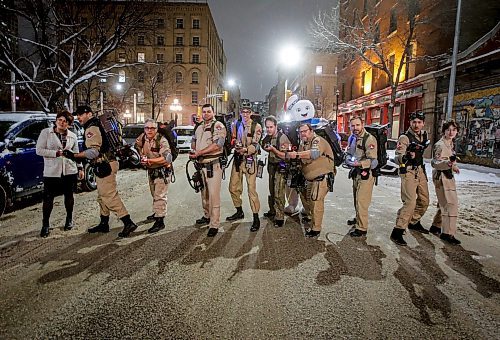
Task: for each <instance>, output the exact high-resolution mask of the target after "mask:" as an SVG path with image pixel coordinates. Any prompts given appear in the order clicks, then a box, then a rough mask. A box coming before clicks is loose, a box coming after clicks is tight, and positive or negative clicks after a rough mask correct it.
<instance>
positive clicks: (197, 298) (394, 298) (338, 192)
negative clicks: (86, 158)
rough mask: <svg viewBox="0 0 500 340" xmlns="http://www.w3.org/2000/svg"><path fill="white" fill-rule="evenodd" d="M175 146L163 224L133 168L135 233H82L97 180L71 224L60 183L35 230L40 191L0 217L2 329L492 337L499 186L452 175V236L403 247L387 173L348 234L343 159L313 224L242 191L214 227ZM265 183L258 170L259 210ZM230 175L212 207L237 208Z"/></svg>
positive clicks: (393, 182)
mask: <svg viewBox="0 0 500 340" xmlns="http://www.w3.org/2000/svg"><path fill="white" fill-rule="evenodd" d="M186 159H187V157H186V156H185V155H182V156H181V157H180V158H179V160H178V161H176V163H177V164H176V168H177V171H176V174H177V180H176V183H174V184H172V185H171V187H170V189H169V208H168V218H167V228H166V229H165V230H163V231H162V232H160V233H157V234H154V235H149V234H147V233H146V230H147V228H148V227H149V224H148V223H147V222H146V216H147V215H149V214H150V213H151V209H150V204H151V198H150V194H149V189H148V187H147V183H146V177H145V173H144V171H141V170H137V171H131V170H125V171H121V172H120V174H119V179H118V181H119V188H120V192H121V194H122V197H123V199H124V202H125V205H126V206H127V207H128V209H129V210H130V213H131V215H132V218H133V219H134V220H135V221H138V222H139V223H140V227H139V229H138V230H137V231H136V232H135V233H134V236H133V237H131V238H128V239H118V238H117V234H118V232H119V231H120V230H121V223H120V222H119V221H118V220H117V219H116V218H113V219H112V228H113V229H112V230H111V232H110V233H108V234H104V235H91V234H87V233H86V229H87V228H88V227H91V226H93V225H94V224H96V223H97V222H98V208H97V203H95V197H96V193H81V194H78V195H77V198H76V201H77V205H76V207H75V222H76V225H77V228H76V229H74V230H72V231H70V232H64V231H62V226H63V224H64V213H63V211H64V207H63V204H62V200H61V198H58V199H57V200H56V201H57V202H56V203H57V204H56V207H55V209H54V213H53V218H52V225H53V227H54V230H52V233H51V236H50V237H49V238H47V239H40V238H39V237H38V233H39V227H40V221H41V204H40V203H35V204H33V205H31V206H28V207H25V208H23V209H20V210H16V211H14V212H12V213H10V214H7V215H5V216H3V217H2V218H1V219H0V223H1V227H0V338H2V339H33V338H64V339H69V338H80V339H109V338H148V339H149V338H179V339H194V338H205V339H211V338H232V339H269V338H286V339H300V338H314V339H333V338H335V339H336V338H368V339H377V338H382V339H389V338H390V339H393V338H415V339H428V338H443V339H495V338H496V339H498V338H500V331H499V329H500V261H499V258H500V251H499V249H498V248H499V247H498V241H499V239H500V234H499V230H498V225H499V223H498V218H497V216H498V215H497V214H498V213H500V207H499V204H498V197H499V192H500V188H499V187H498V186H493V187H492V186H490V185H487V184H484V183H470V184H463V185H461V187H460V189H459V197H460V198H461V201H462V205H461V207H462V210H461V215H460V225H459V227H460V229H459V235H458V236H457V237H458V238H459V239H461V240H462V241H463V243H462V246H447V245H444V244H443V243H442V242H441V241H440V240H439V239H438V238H436V237H435V236H429V235H421V234H418V233H416V234H415V233H408V234H407V235H406V236H405V238H406V239H407V241H408V243H409V246H408V247H403V248H400V247H397V246H395V245H394V244H393V243H392V242H390V240H389V235H390V232H391V230H392V227H393V225H394V221H395V217H396V211H397V209H398V208H399V207H400V201H399V196H398V187H399V180H398V179H397V178H382V179H381V181H380V184H379V186H378V187H376V188H375V191H374V202H373V204H372V206H371V208H370V230H369V234H368V236H367V238H362V239H352V238H351V237H349V236H348V235H347V236H346V234H347V233H348V230H349V228H348V226H347V225H346V224H345V221H346V220H347V219H348V218H351V217H352V214H353V208H352V196H351V195H352V194H351V183H350V181H348V180H347V178H346V172H345V171H344V170H341V171H340V172H339V176H338V178H337V180H336V184H335V192H334V193H330V194H329V195H328V196H327V202H326V207H327V211H326V214H325V220H324V230H323V232H322V234H321V236H320V238H319V239H306V238H304V237H303V225H301V223H300V221H299V220H298V218H289V219H288V220H287V221H286V224H285V226H284V227H283V228H274V227H272V225H270V224H268V222H267V220H266V219H265V218H262V228H261V229H260V230H259V231H258V232H257V233H251V232H249V227H250V225H251V211H250V209H249V205H248V199H246V198H245V199H244V202H245V203H244V211H245V214H246V218H245V219H244V220H243V221H240V222H238V223H233V224H230V223H223V229H224V232H222V233H219V234H218V235H217V236H216V237H215V238H213V239H212V238H207V237H206V232H207V228H206V227H202V228H200V227H197V226H195V225H194V220H195V219H196V218H199V217H201V216H202V213H201V201H200V198H199V195H198V194H195V193H194V191H193V190H192V189H191V188H190V187H189V186H188V184H187V181H186V179H185V175H184V168H183V165H184V164H185V161H186ZM266 183H267V181H266V180H259V185H258V189H259V193H260V194H261V203H262V209H261V215H262V213H263V212H264V211H267V198H266V197H267V193H266ZM227 185H228V180H225V182H224V186H223V196H222V206H223V207H222V217H223V218H222V219H224V217H225V216H228V215H229V214H232V213H233V210H234V209H233V207H232V204H231V201H230V197H229V194H228V192H227ZM431 186H432V185H431ZM244 195H246V191H245V192H244ZM431 196H432V197H433V200H434V201H435V196H434V193H433V192H432V193H431ZM245 197H246V196H245ZM435 209H436V208H435V207H434V206H432V207H430V208H429V211H428V213H427V214H426V216H425V217H424V219H423V224H424V225H425V226H429V225H430V221H431V219H432V215H433V214H434V212H435Z"/></svg>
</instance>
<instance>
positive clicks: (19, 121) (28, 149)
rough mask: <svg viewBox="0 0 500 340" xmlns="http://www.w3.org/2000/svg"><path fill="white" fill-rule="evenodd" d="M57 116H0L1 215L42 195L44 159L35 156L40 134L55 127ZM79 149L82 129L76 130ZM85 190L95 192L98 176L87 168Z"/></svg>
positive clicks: (33, 113)
mask: <svg viewBox="0 0 500 340" xmlns="http://www.w3.org/2000/svg"><path fill="white" fill-rule="evenodd" d="M54 121H55V115H54V114H45V113H43V112H0V215H2V214H3V212H4V211H5V209H6V208H7V207H9V206H11V205H12V204H13V203H14V202H15V201H18V200H20V199H22V198H24V197H27V196H31V195H34V194H37V193H40V192H42V191H43V157H41V156H38V155H37V154H36V141H37V139H38V136H39V135H40V132H41V131H42V130H43V129H45V128H47V127H49V126H53V122H54ZM74 131H75V133H76V134H77V137H78V141H79V145H80V147H82V145H83V129H82V128H81V126H79V124H78V123H76V124H75V126H74ZM84 169H85V179H84V180H83V181H82V184H83V185H82V186H83V187H84V188H85V189H86V190H94V189H95V188H96V185H95V176H94V174H93V171H92V168H91V167H90V166H88V164H85V165H84Z"/></svg>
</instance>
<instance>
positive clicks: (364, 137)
mask: <svg viewBox="0 0 500 340" xmlns="http://www.w3.org/2000/svg"><path fill="white" fill-rule="evenodd" d="M368 137H370V135H369V134H368V132H367V131H365V134H364V135H363V143H361V144H362V147H363V151H366V141H367V140H368Z"/></svg>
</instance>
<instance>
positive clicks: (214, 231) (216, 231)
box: [207, 228, 219, 237]
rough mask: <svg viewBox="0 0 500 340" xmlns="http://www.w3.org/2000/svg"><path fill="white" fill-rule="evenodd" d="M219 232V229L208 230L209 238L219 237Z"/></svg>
mask: <svg viewBox="0 0 500 340" xmlns="http://www.w3.org/2000/svg"><path fill="white" fill-rule="evenodd" d="M218 232H219V229H217V228H210V229H208V233H207V237H214V236H215V235H217V233H218Z"/></svg>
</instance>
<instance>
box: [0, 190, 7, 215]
mask: <svg viewBox="0 0 500 340" xmlns="http://www.w3.org/2000/svg"><path fill="white" fill-rule="evenodd" d="M7 202H8V197H7V191H5V188H4V187H3V185H1V184H0V216H2V215H3V213H4V211H5V208H7Z"/></svg>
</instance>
